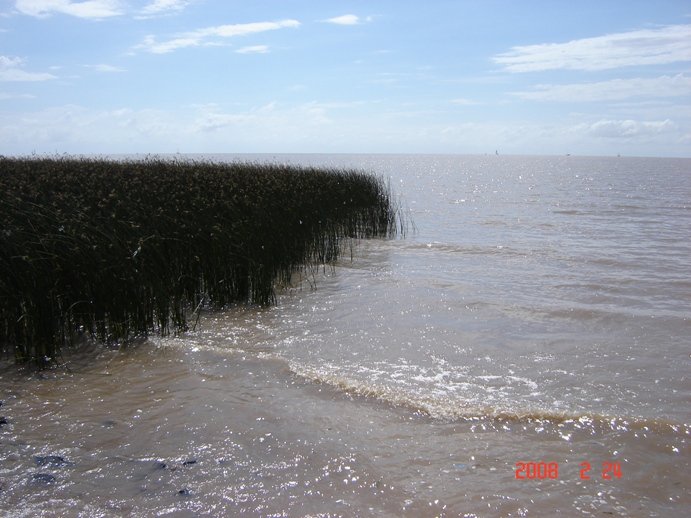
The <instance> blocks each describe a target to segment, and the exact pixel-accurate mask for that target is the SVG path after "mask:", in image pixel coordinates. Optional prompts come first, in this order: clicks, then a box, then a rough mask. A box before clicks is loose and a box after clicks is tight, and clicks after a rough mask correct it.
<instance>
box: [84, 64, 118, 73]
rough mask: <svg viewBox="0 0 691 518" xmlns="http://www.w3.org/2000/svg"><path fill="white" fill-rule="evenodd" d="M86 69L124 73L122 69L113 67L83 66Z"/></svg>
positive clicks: (102, 65) (101, 65)
mask: <svg viewBox="0 0 691 518" xmlns="http://www.w3.org/2000/svg"><path fill="white" fill-rule="evenodd" d="M84 66H85V67H87V68H93V69H94V70H96V71H97V72H124V71H125V69H124V68H119V67H114V66H112V65H104V64H100V65H84Z"/></svg>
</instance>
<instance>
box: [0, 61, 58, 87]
mask: <svg viewBox="0 0 691 518" xmlns="http://www.w3.org/2000/svg"><path fill="white" fill-rule="evenodd" d="M21 64H22V59H20V58H14V59H10V58H8V57H7V56H0V81H47V80H48V79H56V78H57V76H54V75H53V74H47V73H36V72H26V71H24V70H22V69H21V68H19V67H20V66H21Z"/></svg>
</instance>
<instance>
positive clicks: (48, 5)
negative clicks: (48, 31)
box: [15, 0, 122, 19]
mask: <svg viewBox="0 0 691 518" xmlns="http://www.w3.org/2000/svg"><path fill="white" fill-rule="evenodd" d="M15 8H16V9H17V10H18V11H19V12H20V13H22V14H26V15H29V16H35V17H37V18H47V17H48V16H50V15H51V14H53V13H61V14H68V15H71V16H76V17H77V18H96V19H98V18H108V17H110V16H118V15H120V14H122V11H121V10H120V2H119V1H118V0H89V1H86V2H73V1H72V0H17V1H16V3H15Z"/></svg>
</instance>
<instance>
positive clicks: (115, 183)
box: [0, 156, 405, 365]
mask: <svg viewBox="0 0 691 518" xmlns="http://www.w3.org/2000/svg"><path fill="white" fill-rule="evenodd" d="M0 194H1V195H2V200H1V201H0V350H2V351H3V353H4V354H6V355H11V356H13V357H14V359H15V360H16V361H19V362H26V361H33V362H35V363H37V364H38V365H43V364H46V363H51V362H52V361H55V358H56V355H58V354H59V351H60V349H61V348H63V347H66V346H71V345H73V344H75V343H76V342H78V341H79V340H82V339H84V338H86V339H92V340H97V341H100V342H103V343H105V344H115V343H123V342H124V341H127V340H129V339H132V338H134V337H138V336H139V337H140V336H146V335H147V334H149V333H151V332H157V333H160V334H163V335H165V334H168V333H170V332H171V331H172V332H180V331H184V330H186V329H187V325H188V324H187V322H188V318H189V317H190V315H191V314H192V313H194V312H195V311H196V310H198V309H199V308H200V307H201V306H204V305H206V306H215V307H223V306H226V305H229V304H232V303H236V302H249V303H254V304H271V303H273V302H274V299H275V292H274V289H275V287H276V285H277V284H286V283H289V282H290V278H291V276H292V275H293V274H294V273H295V272H296V271H298V270H300V269H303V268H308V267H309V266H310V265H319V264H330V263H333V262H334V261H336V259H337V258H338V257H339V255H340V254H341V253H342V251H343V249H344V246H345V244H346V243H347V242H348V240H351V239H361V238H371V237H392V236H394V235H396V234H397V233H399V232H404V231H405V224H404V223H403V220H402V218H401V217H400V211H399V209H398V207H397V204H396V202H395V200H394V199H393V195H392V192H391V189H390V187H389V185H387V184H386V183H385V182H384V180H383V179H382V178H379V177H377V176H374V175H371V174H367V173H365V172H362V171H357V170H348V169H329V168H312V167H298V166H292V165H280V164H258V163H243V162H233V163H216V162H211V161H191V160H171V159H161V158H156V157H153V158H152V157H148V158H146V159H144V160H127V161H113V160H106V159H89V158H73V157H65V156H63V157H22V158H6V157H0Z"/></svg>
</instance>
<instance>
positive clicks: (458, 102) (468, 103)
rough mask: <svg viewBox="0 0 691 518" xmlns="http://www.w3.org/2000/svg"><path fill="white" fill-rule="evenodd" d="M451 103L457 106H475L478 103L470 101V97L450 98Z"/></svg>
mask: <svg viewBox="0 0 691 518" xmlns="http://www.w3.org/2000/svg"><path fill="white" fill-rule="evenodd" d="M451 104H456V105H458V106H476V105H478V104H480V103H479V102H477V101H471V100H470V99H451Z"/></svg>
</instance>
